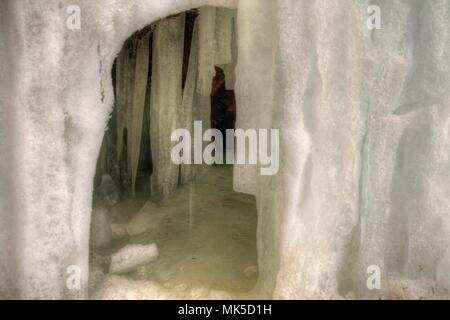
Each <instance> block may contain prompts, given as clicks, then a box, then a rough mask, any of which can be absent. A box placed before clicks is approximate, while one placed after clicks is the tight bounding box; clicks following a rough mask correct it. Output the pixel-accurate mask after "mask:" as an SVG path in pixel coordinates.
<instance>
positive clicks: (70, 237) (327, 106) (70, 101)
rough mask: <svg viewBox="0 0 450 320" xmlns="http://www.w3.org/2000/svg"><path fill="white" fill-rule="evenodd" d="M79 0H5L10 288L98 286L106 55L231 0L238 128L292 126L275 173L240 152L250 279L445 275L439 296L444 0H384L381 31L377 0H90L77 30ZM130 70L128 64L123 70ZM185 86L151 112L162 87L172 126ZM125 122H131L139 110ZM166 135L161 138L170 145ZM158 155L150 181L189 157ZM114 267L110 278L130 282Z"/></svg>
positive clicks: (6, 286) (286, 288)
mask: <svg viewBox="0 0 450 320" xmlns="http://www.w3.org/2000/svg"><path fill="white" fill-rule="evenodd" d="M71 4H72V2H71V1H69V0H61V1H58V2H52V1H49V2H46V3H45V5H44V4H43V3H42V1H39V2H37V1H35V2H33V1H27V2H25V1H1V2H0V25H1V28H0V158H1V159H0V213H1V215H0V226H1V229H0V243H2V245H1V246H0V295H1V296H2V297H3V296H5V297H19V298H28V299H33V298H48V299H55V298H56V299H57V298H86V297H87V288H88V275H89V267H88V258H89V255H88V253H89V234H90V225H91V216H92V210H91V208H92V195H93V178H94V174H95V167H96V165H95V164H96V160H97V158H98V155H99V151H100V147H101V144H102V137H103V135H104V131H105V128H106V125H107V121H108V117H109V115H110V112H111V110H112V107H113V92H112V85H111V69H112V64H113V61H114V59H115V58H116V56H117V55H118V53H119V52H120V50H121V47H122V46H123V43H124V41H125V40H126V39H127V38H128V37H130V35H132V34H133V33H134V32H135V31H137V30H139V29H141V28H143V27H144V26H146V25H148V24H150V23H152V22H155V21H157V20H159V19H161V18H163V17H166V16H168V15H170V14H175V13H179V12H183V11H184V10H187V9H190V8H194V7H200V6H202V5H213V4H215V5H219V6H220V5H226V6H227V7H231V8H232V7H235V6H236V5H237V18H236V19H237V48H238V49H239V56H238V58H237V67H236V75H237V82H236V84H235V89H236V97H237V105H238V106H239V107H238V109H237V110H238V114H237V127H239V128H243V129H247V128H256V129H258V128H272V127H273V128H281V129H282V130H281V133H280V138H281V141H280V142H281V150H280V155H281V166H280V171H279V174H278V175H276V176H271V177H261V176H259V174H258V172H259V168H258V167H257V166H248V165H243V166H235V168H234V177H235V180H234V183H235V189H236V190H237V191H240V192H246V193H250V194H254V195H255V196H256V198H257V203H258V206H257V207H258V214H259V220H258V252H259V257H258V258H259V266H258V270H259V282H258V286H257V288H256V292H258V293H261V295H263V296H264V297H267V298H271V297H275V298H285V299H289V298H342V297H355V298H378V297H380V296H382V297H389V296H401V297H402V295H401V294H399V295H396V293H399V290H400V289H399V288H400V287H401V286H404V287H408V288H409V289H408V290H410V291H411V292H408V295H407V296H411V297H422V296H423V295H425V296H427V295H428V296H433V295H432V291H433V290H429V288H435V287H439V288H440V289H439V290H437V291H436V290H435V291H434V292H437V293H438V295H439V297H446V294H445V292H446V290H449V289H450V282H449V281H450V276H449V264H450V262H449V261H450V260H449V259H448V256H449V252H448V248H449V247H450V237H449V234H450V220H449V217H448V208H449V205H450V204H449V199H450V188H449V183H448V179H447V176H448V174H447V173H448V171H449V169H450V165H449V164H450V162H449V159H450V154H449V152H450V137H449V134H448V132H449V130H448V128H449V125H450V123H449V119H450V117H449V105H450V90H449V83H450V65H449V61H450V48H449V46H448V43H449V41H450V39H449V37H450V32H449V21H450V19H449V5H450V2H449V1H446V0H442V1H401V2H400V1H389V0H380V1H377V4H378V5H379V6H380V7H381V12H382V29H381V30H369V29H367V27H366V18H367V7H368V5H369V4H372V2H371V1H368V0H364V1H350V0H342V1H328V0H317V1H307V0H283V1H281V0H279V1H274V0H242V1H226V0H221V1H219V0H217V1H213V0H183V1H182V0H180V1H178V0H177V1H174V0H172V1H159V0H130V1H119V0H109V1H108V5H105V4H104V3H100V2H95V1H89V0H79V1H77V4H78V5H80V7H81V12H82V17H83V19H82V25H81V30H79V31H72V30H69V29H66V28H63V27H61V26H64V25H65V20H66V18H67V16H66V13H65V8H66V7H67V6H68V5H71ZM215 11H216V10H215V9H214V8H212V7H209V8H204V9H202V10H201V18H200V21H204V22H203V23H201V22H200V24H199V26H198V32H199V46H200V48H199V56H198V57H199V61H198V70H199V74H198V78H197V84H198V86H197V88H196V91H197V92H198V93H199V95H198V96H196V97H195V100H196V101H197V103H198V104H197V105H198V107H200V106H202V107H205V108H201V109H198V110H196V111H195V114H196V116H195V118H196V119H200V118H201V119H204V120H205V123H206V122H207V121H208V112H209V111H206V110H208V109H207V107H208V104H209V97H208V95H209V90H210V79H211V77H210V76H211V75H212V72H214V70H213V68H211V67H212V66H213V64H214V63H215V61H213V60H214V59H216V53H215V51H214V48H215V47H216V42H215V39H214V38H215V34H216V28H215V23H213V22H212V21H215V20H216V18H217V13H214V14H213V12H215ZM178 20H180V21H181V18H177V19H171V22H170V24H176V23H177V22H179V21H178ZM218 20H219V21H220V19H218ZM167 24H169V22H167ZM180 24H181V22H180ZM167 29H169V26H167ZM170 29H171V30H174V29H172V28H170ZM218 30H220V29H218ZM157 32H158V31H157ZM162 33H163V32H159V36H157V38H158V37H160V39H159V40H158V39H156V40H155V41H159V45H157V46H156V47H157V51H158V52H159V55H160V56H159V57H156V58H155V59H160V60H161V61H166V63H169V61H170V60H171V59H173V60H175V59H176V56H178V55H179V52H178V50H177V49H175V50H169V48H172V49H174V48H176V47H177V46H175V45H174V44H173V45H171V46H169V45H168V42H167V41H165V40H164V37H163V35H162ZM176 34H178V33H176ZM175 38H177V39H178V38H181V36H180V37H178V36H176V37H175ZM205 40H210V41H209V42H206V41H205ZM175 42H176V41H175ZM227 43H228V42H227ZM164 44H166V45H167V46H165V45H164ZM219 45H222V43H219ZM162 53H166V55H165V56H161V55H162ZM227 59H228V58H227ZM120 60H121V59H120V57H119V61H120ZM122 62H123V61H122ZM173 65H174V66H175V67H176V68H178V66H180V65H181V62H180V63H178V62H173ZM128 69H129V68H126V69H123V65H122V66H121V67H119V68H118V71H117V72H118V75H120V72H122V75H121V76H118V78H121V77H124V79H126V77H127V76H126V75H123V72H124V70H128ZM173 70H174V69H164V70H155V72H157V75H159V76H160V77H159V78H160V80H157V81H155V85H157V84H160V85H161V84H162V82H161V81H162V80H163V78H167V80H169V78H170V79H171V81H172V80H173V81H178V80H176V79H175V78H176V77H177V76H176V75H175V73H174V72H173ZM163 71H164V72H165V73H164V72H163ZM174 88H175V86H170V87H168V88H164V87H160V88H159V89H158V88H155V92H156V93H155V94H154V95H153V98H152V99H154V98H158V99H156V100H155V101H154V103H153V107H152V108H153V110H154V112H158V111H157V110H156V105H163V104H164V105H163V109H158V110H160V111H161V112H162V110H164V112H165V113H166V114H165V115H166V116H167V117H158V116H157V115H156V116H155V115H154V117H152V119H156V123H157V124H158V126H160V127H161V129H162V130H161V131H159V132H160V133H161V134H162V135H165V134H167V133H168V132H169V131H171V129H172V128H173V126H174V125H176V124H177V117H176V112H175V110H176V106H179V105H180V104H179V102H181V101H182V100H181V89H180V90H175V89H174ZM118 89H119V90H122V91H123V92H122V94H119V96H123V97H125V96H126V97H127V100H123V101H122V100H121V101H117V106H116V108H117V110H118V111H119V109H120V108H123V107H124V101H131V100H128V99H131V95H130V94H129V92H134V91H131V90H134V89H133V88H132V84H131V83H129V82H126V81H124V82H122V84H120V85H119V86H118ZM166 89H167V90H170V92H171V93H170V94H167V95H166V96H164V95H162V94H161V92H163V91H162V90H166ZM158 90H159V93H158ZM165 97H166V98H167V100H168V101H165ZM169 97H170V98H173V101H169V100H171V99H169ZM175 100H176V101H177V102H176V103H175ZM121 112H122V111H121ZM124 114H125V113H124ZM124 114H123V115H124ZM118 121H119V122H118V123H119V124H120V125H121V126H122V128H124V127H125V126H126V125H127V124H128V121H129V119H126V117H125V116H123V117H122V118H121V119H119V120H118ZM152 121H153V120H152ZM154 124H155V123H154ZM119 134H120V133H119ZM119 140H120V139H119ZM120 143H121V144H123V142H120ZM156 144H157V146H158V148H159V149H158V150H157V152H159V154H164V151H163V149H169V148H170V146H168V145H166V144H164V143H162V140H158V141H157V142H156ZM121 151H122V149H121V148H119V151H118V152H119V153H120V152H121ZM134 154H135V153H134ZM169 154H170V153H169ZM135 155H136V154H135ZM133 159H134V161H135V159H136V158H135V156H134V158H133ZM158 159H161V160H160V162H159V163H157V165H158V166H159V167H160V168H162V169H161V170H160V172H161V175H160V176H159V177H158V178H157V179H156V180H155V181H154V182H153V184H154V189H157V190H161V192H162V193H164V192H168V191H170V190H171V189H173V188H174V187H175V185H176V183H175V180H174V179H175V176H176V174H177V172H178V171H177V169H178V168H175V167H174V166H172V165H171V164H170V162H169V160H168V159H163V157H162V156H161V157H158ZM130 170H131V169H130ZM70 265H78V266H80V268H81V270H82V290H80V291H70V290H68V289H67V288H66V285H65V283H66V281H65V280H66V278H65V275H66V269H67V267H68V266H70ZM370 265H378V266H380V268H381V270H382V279H385V280H382V289H381V291H380V292H374V291H369V290H368V289H367V287H366V277H367V274H366V270H367V267H368V266H370ZM107 278H108V277H107ZM113 279H116V280H117V278H113ZM395 279H401V280H399V281H397V280H395ZM116 280H111V279H110V281H109V282H108V281H106V282H105V286H110V287H106V288H104V290H112V291H114V290H120V286H121V285H122V284H123V285H125V284H124V283H123V282H127V280H126V279H125V280H124V281H123V282H122V281H119V280H117V281H116ZM122 280H123V279H122ZM396 281H397V282H396ZM392 283H393V284H392ZM396 283H400V285H397V284H396ZM405 284H406V285H405ZM144 287H145V286H144ZM155 292H156V291H155ZM430 292H431V293H430ZM112 295H114V294H113V293H112ZM447 295H448V294H447ZM106 296H110V295H106ZM157 296H158V293H155V297H157Z"/></svg>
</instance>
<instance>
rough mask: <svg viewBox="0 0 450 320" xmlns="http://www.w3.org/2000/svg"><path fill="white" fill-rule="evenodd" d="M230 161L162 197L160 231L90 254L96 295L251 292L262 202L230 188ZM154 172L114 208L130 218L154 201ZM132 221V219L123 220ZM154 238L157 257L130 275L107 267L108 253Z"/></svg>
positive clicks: (211, 296) (175, 295)
mask: <svg viewBox="0 0 450 320" xmlns="http://www.w3.org/2000/svg"><path fill="white" fill-rule="evenodd" d="M232 170H233V168H232V167H231V166H214V167H211V168H209V169H208V170H207V171H205V172H204V173H203V174H202V175H201V176H200V177H199V179H197V180H196V181H195V182H192V183H190V184H188V185H185V186H183V187H181V188H179V189H178V190H177V192H175V193H174V194H173V195H171V196H169V197H168V198H166V199H165V200H163V201H161V202H160V203H158V210H160V212H158V214H163V215H164V218H163V219H162V221H161V223H160V227H159V228H158V229H157V232H155V231H154V230H153V231H152V230H150V231H149V232H147V233H144V234H141V235H139V236H134V237H128V238H125V239H122V240H118V241H116V242H114V243H113V245H112V246H110V247H109V248H106V249H103V250H100V251H98V250H97V252H96V253H92V254H91V257H92V258H91V268H90V269H91V271H90V272H91V283H90V288H91V298H93V299H172V298H173V299H175V298H186V299H190V298H192V299H214V298H228V297H236V296H238V297H241V298H242V297H245V294H244V295H243V293H245V292H247V291H250V290H251V289H252V288H253V286H254V285H255V283H256V279H257V271H256V265H257V254H256V220H257V214H256V203H255V199H254V198H253V197H251V196H248V195H244V194H239V193H236V192H234V191H233V190H232ZM148 181H149V179H148V177H146V178H145V179H142V178H141V179H140V180H138V187H137V194H136V198H135V199H127V200H126V201H124V202H122V203H119V204H118V205H117V206H116V207H115V208H113V212H112V214H114V215H117V214H118V213H121V214H122V216H125V217H126V218H124V220H127V219H129V218H131V216H132V215H133V214H134V213H136V212H137V211H138V210H139V209H140V208H141V207H142V206H143V205H144V203H145V202H146V201H148V192H147V189H148V188H149V185H148V183H146V182H148ZM124 222H126V221H124ZM153 242H154V243H156V244H157V246H158V250H159V257H158V259H157V260H156V261H154V262H151V263H149V264H147V265H145V266H144V267H140V268H138V269H137V270H136V271H134V272H131V273H129V274H127V275H122V276H116V275H108V274H107V273H106V271H107V266H108V264H109V255H110V254H111V253H113V252H115V251H117V250H118V249H119V248H121V247H123V246H124V245H126V244H130V243H138V244H149V243H153Z"/></svg>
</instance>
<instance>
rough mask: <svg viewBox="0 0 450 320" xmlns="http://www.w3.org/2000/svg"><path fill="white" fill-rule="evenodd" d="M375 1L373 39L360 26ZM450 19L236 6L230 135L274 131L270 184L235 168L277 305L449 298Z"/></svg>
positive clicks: (408, 9)
mask: <svg viewBox="0 0 450 320" xmlns="http://www.w3.org/2000/svg"><path fill="white" fill-rule="evenodd" d="M373 4H376V5H378V6H379V7H380V9H381V19H382V29H380V30H370V29H369V28H368V27H367V18H368V17H369V15H368V11H367V9H368V7H369V6H370V5H373ZM449 11H450V2H449V1H403V2H394V1H376V2H374V1H295V0H292V1H277V2H273V1H240V2H239V8H238V26H239V36H238V37H239V61H238V71H237V76H238V83H237V85H236V88H237V97H238V101H237V102H238V105H239V106H240V108H238V115H237V118H238V123H237V126H238V127H244V128H251V127H266V126H267V125H269V126H272V127H280V128H281V130H282V131H281V163H282V166H281V170H280V173H279V175H278V176H277V177H272V178H269V179H267V178H266V177H260V176H258V174H257V172H256V171H255V170H256V168H251V167H242V168H241V167H237V168H236V171H235V185H236V188H237V189H238V190H241V191H246V192H250V193H253V194H256V195H257V198H258V209H259V223H260V224H259V230H258V235H259V246H260V247H259V248H260V251H259V254H260V257H259V258H260V259H261V260H260V264H261V266H262V279H263V280H264V282H263V283H260V285H262V287H263V288H268V287H267V284H269V283H271V281H274V283H276V287H275V290H274V296H275V297H277V298H340V297H348V298H354V297H359V298H360V297H365V298H379V297H383V298H421V297H422V298H423V297H425V298H426V297H448V295H447V294H446V293H445V292H446V290H448V288H449V285H450V283H449V277H448V267H447V266H448V261H449V260H448V248H449V245H450V237H449V234H450V233H449V231H450V230H449V229H448V226H449V224H448V222H449V219H448V214H447V213H448V208H449V204H450V198H449V191H450V189H449V184H448V181H445V180H446V179H445V178H444V176H445V174H444V172H446V171H448V169H449V162H448V159H449V150H450V149H449V143H450V141H449V134H448V126H449V117H448V113H449V92H450V90H449V86H450V82H449V76H450V69H449V68H450V64H449V61H450V59H449V58H450V56H449V54H450V51H449V50H450V46H449V43H450V41H449V40H450V39H449V35H450V33H449V31H450V23H449V21H450V20H449ZM271 12H272V13H273V12H277V23H275V22H274V21H273V18H271ZM263 21H264V22H263ZM271 24H272V26H271ZM271 27H273V28H277V29H278V30H277V31H273V29H272V28H271ZM277 38H278V40H276V39H277ZM271 41H276V42H277V43H276V44H272V42H271ZM258 65H264V66H265V67H266V68H265V69H263V71H262V73H261V72H260V71H259V70H260V69H258ZM271 72H272V73H271ZM261 77H263V78H264V81H262V79H261ZM258 79H259V82H260V83H261V82H262V83H265V84H267V87H265V86H257V85H256V84H255V82H256V81H258ZM267 81H269V82H267ZM270 88H272V91H270V90H268V89H270ZM244 106H245V107H244ZM261 109H262V110H265V112H264V113H261V112H258V111H256V110H261ZM275 186H276V187H275ZM272 228H274V229H275V230H272ZM269 230H270V232H272V234H273V236H272V237H273V238H272V239H271V240H272V241H268V239H269ZM278 250H279V251H278ZM278 254H279V255H278ZM274 257H279V260H278V261H276V258H274ZM267 261H271V263H268V262H267ZM373 267H375V268H379V270H380V271H381V287H380V290H369V289H370V288H369V287H368V286H367V280H368V278H369V275H370V274H368V271H369V272H372V271H371V270H373ZM275 270H276V271H277V272H275ZM275 274H276V279H273V278H272V277H273V276H274V275H275ZM269 288H270V287H269ZM269 290H270V289H269Z"/></svg>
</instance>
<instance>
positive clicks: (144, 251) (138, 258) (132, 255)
mask: <svg viewBox="0 0 450 320" xmlns="http://www.w3.org/2000/svg"><path fill="white" fill-rule="evenodd" d="M156 259H158V247H157V246H156V244H154V243H151V244H148V245H140V244H129V245H127V246H125V247H124V248H122V249H120V250H119V251H118V252H116V253H114V254H113V255H112V256H111V264H110V266H109V272H110V273H113V274H123V273H127V272H130V271H133V270H135V269H137V268H138V267H139V266H142V265H144V264H146V263H149V262H152V261H155V260H156Z"/></svg>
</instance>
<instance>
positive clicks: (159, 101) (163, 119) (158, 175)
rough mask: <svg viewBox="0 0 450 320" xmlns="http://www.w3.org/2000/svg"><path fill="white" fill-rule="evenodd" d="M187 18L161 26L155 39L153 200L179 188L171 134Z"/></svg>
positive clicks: (179, 93) (179, 96) (179, 94)
mask: <svg viewBox="0 0 450 320" xmlns="http://www.w3.org/2000/svg"><path fill="white" fill-rule="evenodd" d="M184 22H185V15H184V14H183V15H179V16H178V17H175V18H170V19H164V20H162V21H161V22H159V24H158V26H157V28H156V30H155V32H154V36H153V67H152V92H151V110H150V140H151V149H152V157H153V174H152V178H151V185H152V196H159V195H161V194H162V195H167V194H169V193H170V192H172V191H174V190H175V189H176V187H177V184H178V169H179V167H178V166H177V165H175V164H173V163H172V161H171V158H170V152H171V149H172V145H173V143H172V142H171V141H170V136H171V133H172V131H173V130H174V129H176V125H177V111H178V109H179V108H180V105H181V103H182V88H181V86H182V72H181V70H182V64H183V51H184Z"/></svg>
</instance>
